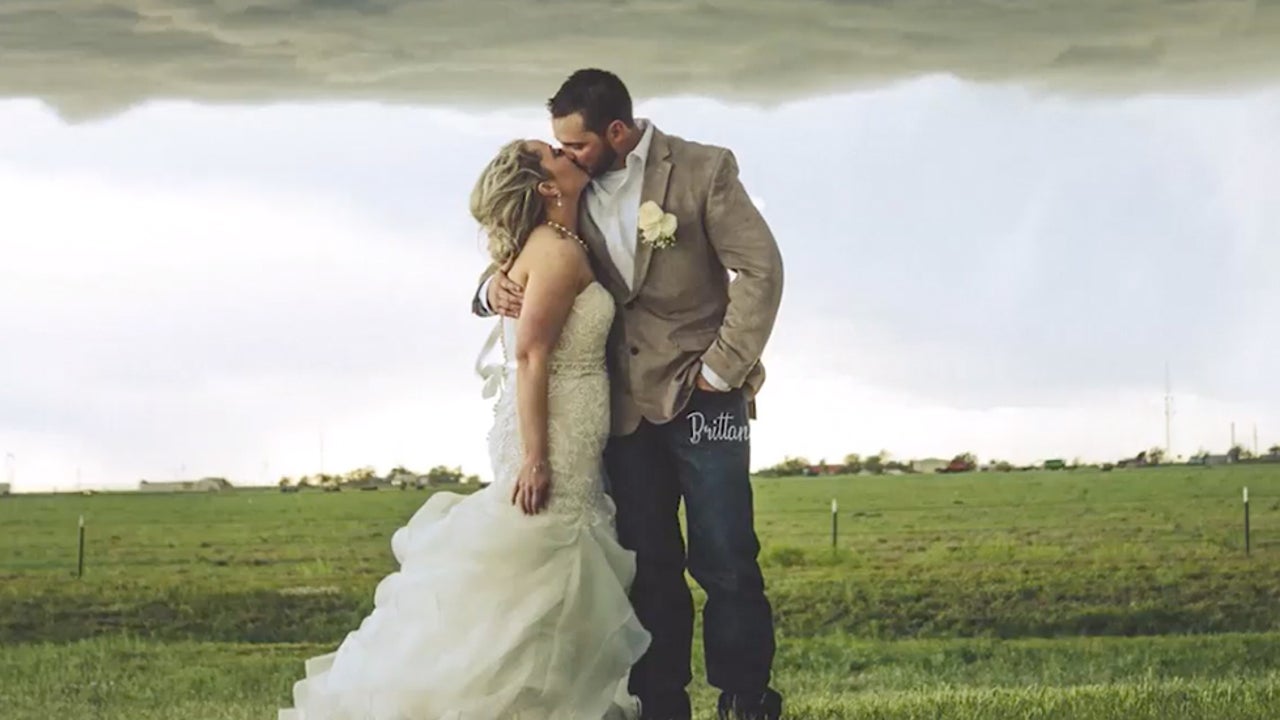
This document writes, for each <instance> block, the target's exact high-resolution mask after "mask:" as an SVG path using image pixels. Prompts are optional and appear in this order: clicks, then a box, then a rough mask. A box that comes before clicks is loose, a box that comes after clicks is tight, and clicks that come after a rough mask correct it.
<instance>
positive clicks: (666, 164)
mask: <svg viewBox="0 0 1280 720" xmlns="http://www.w3.org/2000/svg"><path fill="white" fill-rule="evenodd" d="M670 158H671V148H670V146H669V145H668V144H667V136H666V135H665V134H664V133H663V132H662V131H661V130H659V129H658V128H654V129H653V139H652V140H650V143H649V157H648V158H647V159H646V160H645V164H644V187H642V188H641V190H640V204H641V205H644V204H645V203H647V202H649V201H653V202H655V203H657V204H658V206H659V207H663V203H665V202H666V201H667V184H668V183H669V182H670V180H671V159H670ZM663 209H664V210H665V207H663ZM636 246H637V247H636V274H635V278H634V280H633V281H632V283H631V293H630V295H629V296H628V297H627V300H628V301H629V300H633V299H634V298H635V296H636V295H638V294H640V288H641V287H643V286H644V281H645V278H646V277H647V276H648V274H649V262H650V261H651V260H652V259H653V246H652V245H649V244H648V243H646V242H642V241H641V239H640V231H639V230H636ZM615 272H616V270H615Z"/></svg>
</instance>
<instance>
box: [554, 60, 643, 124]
mask: <svg viewBox="0 0 1280 720" xmlns="http://www.w3.org/2000/svg"><path fill="white" fill-rule="evenodd" d="M547 109H548V110H550V111H551V117H554V118H562V117H568V116H570V115H572V114H574V113H582V124H583V125H584V126H586V128H587V129H588V130H590V131H591V132H593V133H595V134H597V135H604V131H605V128H607V127H609V123H611V122H613V121H614V120H621V121H622V122H624V123H626V124H627V127H633V126H634V125H635V124H636V120H635V118H634V117H632V115H631V112H632V111H631V93H629V92H627V86H626V85H623V84H622V80H621V79H619V78H618V76H617V75H614V74H613V73H611V72H609V71H608V70H597V69H595V68H585V69H582V70H578V71H577V72H575V73H574V74H572V75H570V76H569V79H567V80H565V81H564V84H562V85H561V86H560V89H559V90H557V91H556V94H555V95H554V96H552V98H551V99H550V100H548V101H547Z"/></svg>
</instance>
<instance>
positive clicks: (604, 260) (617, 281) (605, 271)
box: [578, 202, 627, 300]
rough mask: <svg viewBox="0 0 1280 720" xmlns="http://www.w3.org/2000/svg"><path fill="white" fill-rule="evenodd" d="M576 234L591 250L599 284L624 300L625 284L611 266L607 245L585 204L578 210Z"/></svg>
mask: <svg viewBox="0 0 1280 720" xmlns="http://www.w3.org/2000/svg"><path fill="white" fill-rule="evenodd" d="M578 233H579V234H580V235H581V236H582V239H583V240H585V241H586V242H587V247H589V248H591V263H592V265H594V266H595V269H596V275H598V276H600V277H599V279H600V281H601V283H603V284H604V286H605V288H606V289H608V290H609V292H610V293H611V294H613V296H614V297H615V298H617V299H619V300H625V299H626V296H627V284H626V282H624V281H623V279H622V273H620V272H618V267H617V266H616V265H614V264H613V258H612V257H611V256H610V255H609V243H608V241H607V240H605V237H604V233H603V232H601V231H600V226H599V225H596V221H595V220H593V219H591V213H590V212H588V211H587V203H586V202H583V203H582V206H581V208H580V209H579V210H578Z"/></svg>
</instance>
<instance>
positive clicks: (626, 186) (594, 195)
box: [480, 118, 732, 392]
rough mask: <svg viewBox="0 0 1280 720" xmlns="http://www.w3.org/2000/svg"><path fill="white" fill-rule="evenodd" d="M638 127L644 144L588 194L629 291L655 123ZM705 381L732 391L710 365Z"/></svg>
mask: <svg viewBox="0 0 1280 720" xmlns="http://www.w3.org/2000/svg"><path fill="white" fill-rule="evenodd" d="M636 127H639V128H641V129H642V130H643V131H644V134H643V135H641V136H640V142H639V143H637V144H636V146H635V148H634V149H632V150H631V152H629V153H627V157H626V158H625V160H624V163H623V166H622V167H621V168H619V169H617V170H610V171H608V172H605V173H602V174H601V175H600V176H599V177H597V178H593V179H592V180H591V183H590V184H589V185H588V186H587V188H586V191H585V192H584V199H585V202H586V205H587V214H588V215H590V216H591V219H592V221H594V222H595V224H596V227H598V228H600V232H601V233H603V234H604V239H605V245H606V246H607V247H608V250H609V259H611V260H612V261H613V265H614V267H616V268H618V274H619V275H621V276H622V279H623V281H624V282H626V283H627V288H628V289H631V288H633V287H634V285H635V281H636V280H635V275H636V249H637V246H638V243H639V242H640V233H639V231H638V229H637V225H638V224H639V215H640V196H641V194H642V191H643V190H644V171H645V164H646V163H647V161H648V159H649V146H650V145H651V144H653V123H651V122H649V121H648V120H642V119H639V118H637V119H636ZM490 280H492V278H490ZM490 280H486V281H485V283H484V285H483V286H482V287H481V288H480V305H481V307H483V308H484V310H485V312H489V313H492V312H493V311H492V310H491V309H490V308H489V282H490ZM702 377H703V378H704V379H705V380H706V381H707V382H709V383H711V386H712V387H714V388H716V389H717V390H720V391H722V392H727V391H729V390H730V389H732V388H731V387H730V386H729V383H727V382H725V381H724V379H723V378H721V377H720V376H719V375H717V374H716V372H715V371H714V370H712V369H711V368H709V367H707V366H706V364H703V365H702Z"/></svg>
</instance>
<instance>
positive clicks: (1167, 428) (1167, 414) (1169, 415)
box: [1164, 360, 1173, 460]
mask: <svg viewBox="0 0 1280 720" xmlns="http://www.w3.org/2000/svg"><path fill="white" fill-rule="evenodd" d="M1164 454H1165V455H1166V456H1167V457H1168V458H1169V459H1170V460H1172V459H1173V384H1172V383H1171V381H1170V379H1169V361H1168V360H1166V361H1165V362H1164Z"/></svg>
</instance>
